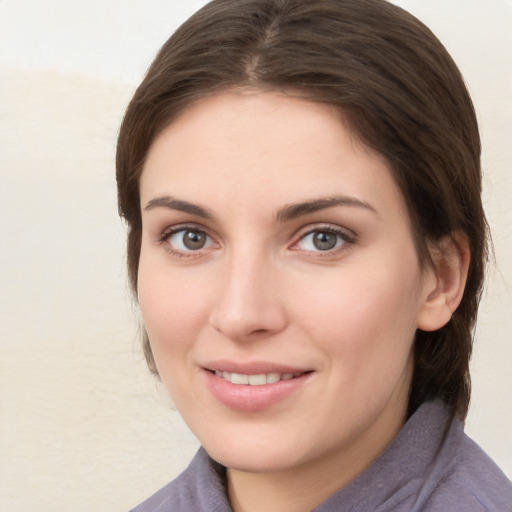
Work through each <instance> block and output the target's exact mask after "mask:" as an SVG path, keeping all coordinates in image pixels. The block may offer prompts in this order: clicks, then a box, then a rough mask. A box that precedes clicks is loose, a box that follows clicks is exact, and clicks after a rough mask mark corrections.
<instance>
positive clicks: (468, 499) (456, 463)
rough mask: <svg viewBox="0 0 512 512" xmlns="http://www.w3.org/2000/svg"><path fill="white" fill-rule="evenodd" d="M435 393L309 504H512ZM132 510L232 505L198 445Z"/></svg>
mask: <svg viewBox="0 0 512 512" xmlns="http://www.w3.org/2000/svg"><path fill="white" fill-rule="evenodd" d="M449 419H450V415H449V413H448V411H447V410H446V408H445V406H444V405H443V404H442V403H441V402H440V401H435V402H427V403H425V404H423V405H422V406H421V407H420V408H419V409H418V410H417V411H416V413H415V414H413V416H412V417H411V418H410V419H409V421H408V422H407V423H406V424H405V426H404V427H403V428H402V430H401V431H400V433H399V434H398V436H397V437H396V438H395V439H394V440H393V442H392V443H391V444H390V445H389V446H388V447H387V448H386V450H384V452H383V453H382V454H381V455H380V456H379V457H378V458H377V459H376V460H375V461H374V462H373V464H372V465H371V466H370V467H369V468H368V469H367V470H366V471H364V472H363V473H362V474H361V475H359V476H358V477H357V478H356V479H355V480H353V481H352V482H351V483H350V484H348V485H347V486H346V487H344V488H343V489H341V490H340V491H338V492H337V493H336V494H334V495H333V496H331V497H330V498H329V499H328V500H327V501H325V502H324V503H322V504H321V505H319V506H318V507H317V508H315V509H314V511H312V512H484V511H485V512H512V483H511V482H510V481H509V480H508V479H507V477H506V476H505V475H504V474H503V472H502V471H501V470H500V469H499V468H498V466H496V464H495V463H494V462H493V461H492V460H491V459H490V458H489V457H488V456H487V455H486V454H485V453H484V452H483V451H482V449H481V448H480V447H479V446H477V445H476V444H475V443H474V442H473V441H472V440H471V439H470V438H469V437H468V436H466V435H465V434H464V431H463V424H462V423H461V422H460V421H458V420H457V419H455V420H453V421H451V422H450V421H449ZM132 512H232V511H231V507H230V506H229V502H228V499H227V495H226V487H225V469H224V468H223V466H221V465H220V464H218V463H217V462H215V461H213V460H212V459H211V458H210V457H209V456H208V455H207V453H206V452H205V450H204V449H203V448H201V449H200V450H199V452H198V453H197V455H196V456H195V457H194V459H193V460H192V462H191V464H190V465H189V467H188V468H187V469H186V470H185V471H184V472H183V473H182V474H181V475H180V476H179V477H178V478H177V479H176V480H174V481H172V482H171V483H170V484H168V485H166V486H165V487H163V488H162V489H160V491H158V492H157V493H156V494H154V495H153V496H152V497H151V498H149V499H148V500H146V501H145V502H144V503H142V504H141V505H139V506H138V507H136V508H134V509H133V510H132Z"/></svg>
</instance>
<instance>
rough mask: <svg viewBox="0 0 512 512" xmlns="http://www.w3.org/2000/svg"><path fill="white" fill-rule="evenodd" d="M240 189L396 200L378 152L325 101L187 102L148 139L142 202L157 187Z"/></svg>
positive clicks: (254, 95)
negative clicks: (165, 126)
mask: <svg viewBox="0 0 512 512" xmlns="http://www.w3.org/2000/svg"><path fill="white" fill-rule="evenodd" d="M248 192H252V195H253V196H254V195H255V196H258V197H259V200H260V204H261V198H265V200H266V202H267V203H271V202H275V203H276V204H277V203H279V202H281V203H282V202H286V201H297V200H300V199H303V198H308V197H312V196H326V195H329V194H347V195H351V196H354V197H358V198H360V199H361V200H367V199H369V198H372V200H373V201H375V202H376V203H380V202H382V201H381V200H382V199H386V200H390V201H393V202H395V203H396V204H397V205H399V206H403V199H402V197H401V194H400V192H399V190H398V188H397V187H396V185H395V183H394V180H393V178H392V176H391V173H390V169H389V166H388V164H387V162H386V160H385V159H384V157H382V156H381V155H380V154H378V153H376V152H375V151H373V150H371V149H369V148H368V147H366V146H365V145H364V144H363V143H361V142H360V141H359V139H358V138H357V137H356V136H355V135H354V133H353V132H352V131H351V130H350V129H349V128H348V127H347V125H346V124H345V123H344V122H343V120H342V116H340V115H339V113H338V112H337V111H336V110H335V109H334V108H333V107H331V106H328V105H325V104H319V103H314V102H311V101H307V100H304V99H300V98H297V97H293V96H290V95H288V94H284V93H277V92H272V93H269V92H265V93H262V92H243V93H234V92H229V93H223V94H219V95H216V96H211V97H207V98H203V99H201V100H200V101H198V102H196V103H194V104H193V105H192V106H190V107H189V108H188V109H186V110H185V111H184V112H183V113H182V114H181V115H180V116H179V117H178V118H177V119H176V120H175V121H174V122H173V123H172V124H170V125H169V126H168V127H167V128H165V129H164V130H163V131H162V132H161V133H160V134H159V136H158V137H157V138H156V140H155V141H154V143H153V145H152V146H151V148H150V151H149V153H148V157H147V159H146V163H145V166H144V170H143V173H142V177H141V200H142V202H143V203H144V201H148V200H150V199H151V197H152V196H155V195H158V194H163V193H166V194H171V195H175V194H179V195H180V197H181V196H183V195H184V196H186V197H185V198H186V199H187V200H199V199H201V200H202V201H204V200H208V201H211V202H213V203H215V202H221V201H222V200H224V201H228V203H233V201H234V199H236V198H242V197H245V198H247V196H248ZM300 196H303V197H300ZM360 196H365V197H360ZM404 211H405V210H404Z"/></svg>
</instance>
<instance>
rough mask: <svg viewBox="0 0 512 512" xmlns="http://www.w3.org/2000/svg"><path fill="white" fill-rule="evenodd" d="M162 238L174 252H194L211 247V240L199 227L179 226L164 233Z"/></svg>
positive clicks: (212, 243)
mask: <svg viewBox="0 0 512 512" xmlns="http://www.w3.org/2000/svg"><path fill="white" fill-rule="evenodd" d="M163 239H164V240H165V241H166V242H167V243H168V244H169V245H170V246H171V249H172V250H173V251H176V252H194V251H199V250H201V249H208V248H210V247H213V245H214V242H213V240H212V239H211V238H210V237H209V236H208V235H207V234H206V233H205V232H204V231H201V230H200V229H192V228H181V229H177V230H174V231H171V232H170V233H166V234H165V235H164V236H163Z"/></svg>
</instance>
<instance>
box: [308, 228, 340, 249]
mask: <svg viewBox="0 0 512 512" xmlns="http://www.w3.org/2000/svg"><path fill="white" fill-rule="evenodd" d="M336 238H337V237H336V235H334V234H333V233H322V232H321V233H316V234H315V236H314V238H313V244H314V246H315V247H316V248H317V249H318V250H320V251H328V250H329V249H333V248H334V247H335V246H336V241H337V240H336Z"/></svg>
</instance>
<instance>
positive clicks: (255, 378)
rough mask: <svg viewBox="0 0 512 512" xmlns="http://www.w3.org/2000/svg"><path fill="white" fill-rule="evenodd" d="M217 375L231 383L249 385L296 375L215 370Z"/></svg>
mask: <svg viewBox="0 0 512 512" xmlns="http://www.w3.org/2000/svg"><path fill="white" fill-rule="evenodd" d="M215 375H217V377H222V378H223V379H226V380H228V381H229V382H231V384H242V385H250V386H263V385H265V384H274V383H275V382H279V381H280V380H291V379H293V378H294V377H296V376H297V375H298V374H297V375H296V374H293V373H259V374H257V375H245V374H243V373H230V372H222V371H219V370H216V371H215Z"/></svg>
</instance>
